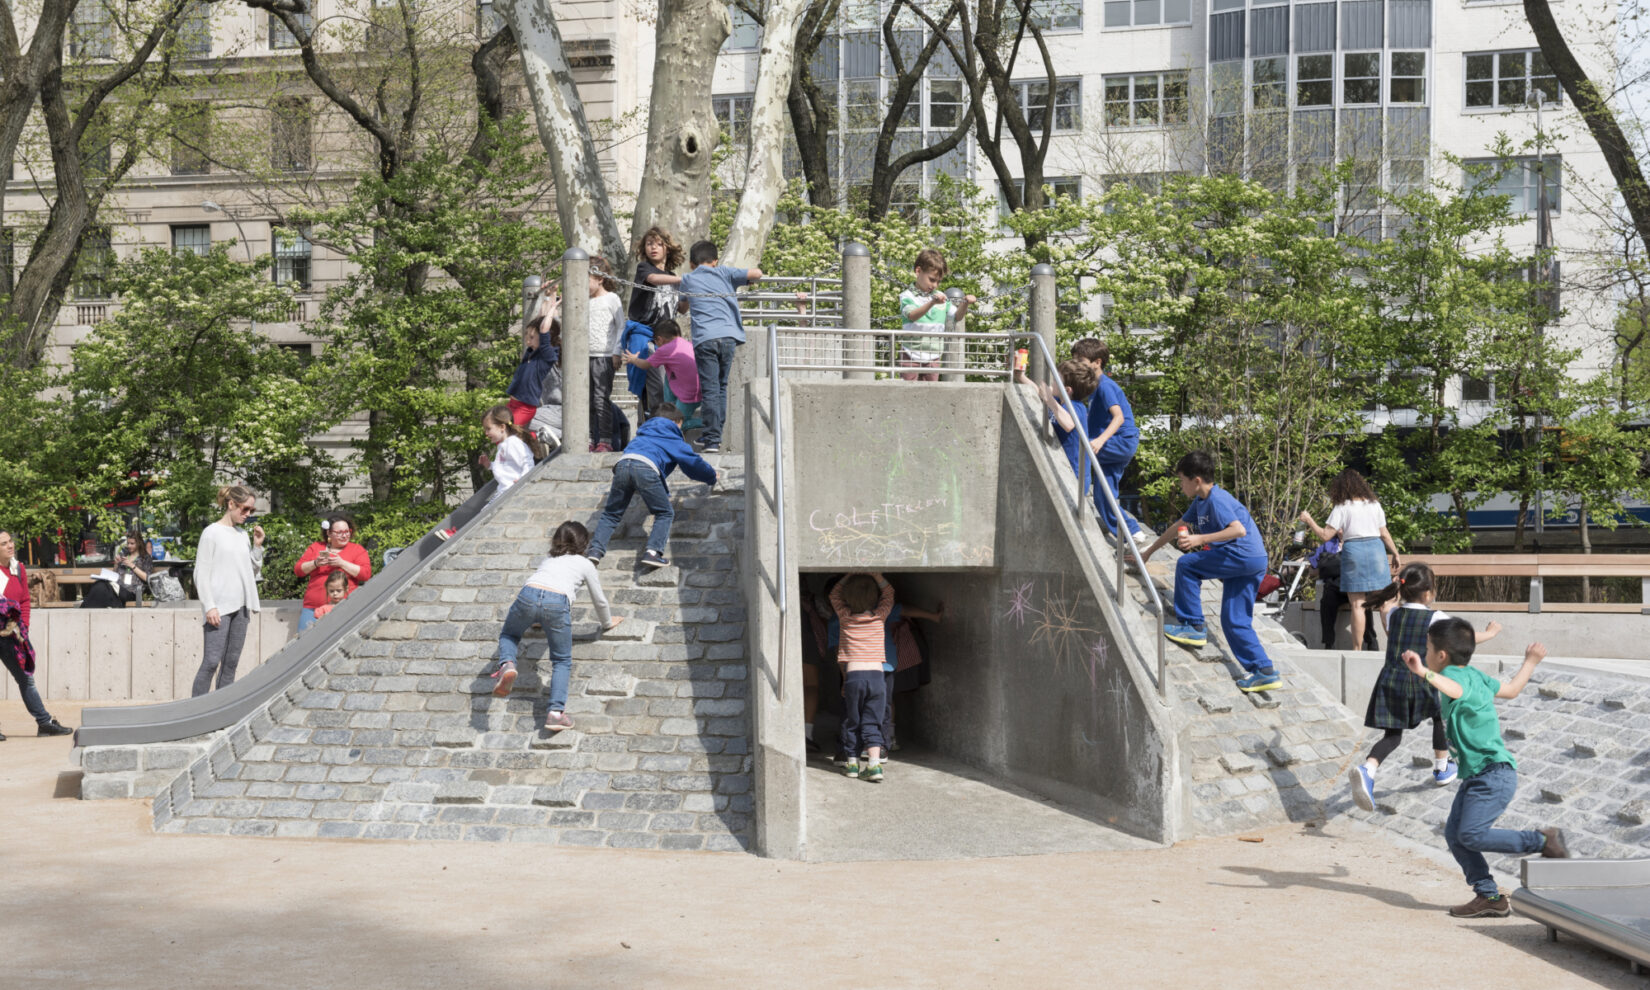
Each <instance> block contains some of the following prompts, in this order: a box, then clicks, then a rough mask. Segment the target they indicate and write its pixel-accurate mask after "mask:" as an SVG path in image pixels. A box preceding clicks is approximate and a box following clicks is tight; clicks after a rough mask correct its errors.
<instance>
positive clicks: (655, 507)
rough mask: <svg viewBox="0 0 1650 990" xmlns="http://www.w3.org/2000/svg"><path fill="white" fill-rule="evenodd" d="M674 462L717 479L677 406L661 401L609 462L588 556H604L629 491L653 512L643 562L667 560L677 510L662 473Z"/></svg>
mask: <svg viewBox="0 0 1650 990" xmlns="http://www.w3.org/2000/svg"><path fill="white" fill-rule="evenodd" d="M678 467H680V468H681V469H682V473H683V474H685V475H687V476H688V477H689V478H692V479H693V480H694V481H699V482H703V483H704V484H707V485H714V484H716V469H715V468H713V467H711V466H710V465H709V464H707V463H706V462H705V459H704V458H703V457H700V456H699V455H698V454H695V453H694V452H693V448H692V447H689V446H688V442H687V439H686V438H684V437H683V436H682V412H681V410H679V409H677V408H676V407H675V406H674V405H661V406H660V407H659V409H658V411H657V412H655V413H654V415H653V416H652V418H650V419H649V420H648V421H647V422H646V423H643V424H642V427H641V429H639V430H637V431H636V437H635V439H633V440H631V441H630V445H629V446H628V447H626V448H625V452H624V456H622V457H620V458H619V461H618V463H617V464H614V465H613V487H612V488H610V489H608V492H607V505H606V506H605V507H604V508H603V509H602V518H601V521H599V522H598V523H596V535H595V536H593V537H591V539H590V546H589V547H588V548H586V550H585V553H584V555H585V556H586V557H589V558H590V559H591V560H592V561H597V562H599V561H600V560H601V559H602V557H603V556H604V555H605V554H606V553H607V541H608V540H610V539H612V538H613V531H614V530H616V529H618V528H619V523H620V522H622V521H624V510H625V509H627V508H629V507H630V499H631V497H632V496H635V495H640V496H641V497H642V503H643V504H645V505H646V506H647V511H648V512H651V513H652V514H653V529H652V530H651V531H649V533H648V535H647V550H646V551H644V552H643V553H642V560H641V563H642V566H643V567H667V566H669V564H670V561H669V560H667V559H666V558H665V545H666V544H667V543H669V542H670V524H671V521H672V520H674V519H675V518H676V510H675V509H673V508H671V505H670V489H669V488H668V487H667V486H666V485H665V479H666V478H667V477H669V476H670V472H671V471H674V470H675V469H676V468H678Z"/></svg>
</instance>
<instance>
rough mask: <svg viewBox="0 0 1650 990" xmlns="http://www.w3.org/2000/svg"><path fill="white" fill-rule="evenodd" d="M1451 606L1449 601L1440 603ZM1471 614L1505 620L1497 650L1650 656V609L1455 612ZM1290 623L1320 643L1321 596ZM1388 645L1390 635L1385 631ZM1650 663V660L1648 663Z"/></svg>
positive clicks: (1343, 642)
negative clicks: (1537, 645) (1535, 647)
mask: <svg viewBox="0 0 1650 990" xmlns="http://www.w3.org/2000/svg"><path fill="white" fill-rule="evenodd" d="M1438 607H1439V608H1440V609H1442V610H1443V611H1445V612H1449V611H1450V609H1449V606H1448V605H1447V604H1443V605H1440V606H1438ZM1450 614H1451V615H1456V616H1458V617H1460V618H1463V619H1466V620H1467V621H1468V622H1470V623H1472V624H1473V626H1474V627H1475V628H1478V629H1482V628H1484V624H1485V623H1486V622H1490V621H1492V620H1493V621H1495V622H1499V623H1501V635H1499V636H1497V637H1496V638H1495V639H1492V640H1490V641H1489V643H1487V644H1485V648H1486V649H1490V650H1494V651H1495V652H1497V653H1511V652H1514V651H1517V652H1518V653H1519V654H1522V653H1523V650H1524V645H1525V644H1526V643H1529V642H1532V641H1539V642H1542V643H1546V644H1547V646H1548V648H1549V649H1551V650H1552V651H1553V652H1554V653H1555V654H1556V653H1557V652H1558V651H1560V650H1562V651H1563V652H1564V653H1565V654H1566V655H1568V656H1573V657H1616V658H1621V659H1629V660H1646V661H1650V615H1639V614H1633V613H1623V612H1530V611H1528V610H1520V611H1516V612H1450ZM1351 615H1352V613H1351V611H1350V610H1348V609H1345V608H1343V609H1341V613H1340V617H1339V619H1338V621H1337V623H1336V624H1337V627H1338V629H1339V635H1338V636H1337V638H1336V640H1335V648H1336V649H1341V650H1350V649H1352V646H1353V643H1352V633H1351V631H1350V627H1351V621H1352V620H1351ZM1278 621H1279V622H1281V623H1282V624H1283V626H1284V628H1286V629H1288V630H1289V631H1290V632H1292V633H1297V634H1301V635H1304V636H1305V638H1306V645H1307V646H1311V647H1314V648H1316V647H1318V646H1320V645H1321V640H1322V635H1321V630H1320V627H1319V625H1318V609H1317V603H1316V602H1307V603H1295V604H1292V605H1290V606H1288V607H1287V608H1285V609H1284V611H1283V614H1281V615H1279V616H1278ZM1381 644H1382V646H1383V647H1384V646H1385V645H1386V637H1385V636H1384V635H1383V636H1382V637H1381ZM1646 667H1647V669H1650V664H1646Z"/></svg>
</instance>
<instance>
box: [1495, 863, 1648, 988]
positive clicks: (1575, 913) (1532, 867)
mask: <svg viewBox="0 0 1650 990" xmlns="http://www.w3.org/2000/svg"><path fill="white" fill-rule="evenodd" d="M1522 878H1523V881H1524V886H1522V887H1520V888H1518V889H1517V890H1515V891H1513V893H1512V903H1513V908H1514V909H1515V910H1517V912H1518V913H1519V914H1521V915H1523V916H1524V917H1526V918H1533V919H1534V920H1536V921H1539V922H1541V923H1542V924H1543V925H1546V926H1547V935H1548V937H1549V938H1552V939H1554V940H1556V939H1557V938H1558V933H1559V932H1564V933H1565V934H1566V935H1573V936H1575V937H1576V938H1579V939H1582V940H1583V941H1586V942H1591V943H1593V944H1594V945H1597V946H1599V947H1600V948H1603V949H1606V950H1608V951H1610V952H1614V953H1615V954H1617V955H1619V956H1623V957H1625V958H1626V959H1627V962H1628V965H1629V966H1630V967H1631V968H1632V970H1633V972H1634V973H1640V972H1643V971H1645V970H1646V969H1650V859H1526V860H1524V861H1523V873H1522Z"/></svg>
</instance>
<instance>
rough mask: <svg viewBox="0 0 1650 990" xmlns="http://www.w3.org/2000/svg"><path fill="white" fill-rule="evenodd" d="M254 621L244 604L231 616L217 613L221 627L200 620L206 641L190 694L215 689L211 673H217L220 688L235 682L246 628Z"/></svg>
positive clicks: (200, 693)
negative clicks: (199, 667) (213, 626)
mask: <svg viewBox="0 0 1650 990" xmlns="http://www.w3.org/2000/svg"><path fill="white" fill-rule="evenodd" d="M251 623H252V612H251V610H250V609H248V608H246V607H244V606H243V607H241V608H238V609H236V610H235V611H233V612H230V613H229V614H228V615H224V614H222V613H220V614H219V616H218V627H217V628H216V629H214V628H212V626H211V624H210V623H207V622H205V621H202V622H201V630H202V631H203V632H204V633H205V634H206V642H205V644H204V648H203V649H202V650H201V669H200V670H197V671H196V672H195V686H194V689H193V690H191V691H190V692H189V693H190V695H192V696H194V697H199V696H200V695H203V694H205V693H206V692H208V691H210V690H212V675H213V674H217V675H218V687H220V688H226V687H228V686H229V685H231V684H233V683H235V668H236V667H238V666H240V663H241V647H242V646H243V645H244V644H245V643H246V627H247V626H248V625H251Z"/></svg>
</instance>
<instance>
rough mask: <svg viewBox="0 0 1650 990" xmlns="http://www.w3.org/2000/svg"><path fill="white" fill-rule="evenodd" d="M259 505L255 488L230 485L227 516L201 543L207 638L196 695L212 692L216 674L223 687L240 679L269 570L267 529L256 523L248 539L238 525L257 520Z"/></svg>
mask: <svg viewBox="0 0 1650 990" xmlns="http://www.w3.org/2000/svg"><path fill="white" fill-rule="evenodd" d="M253 503H254V496H253V494H252V490H251V489H250V488H246V487H244V486H242V485H228V486H225V487H223V488H220V489H218V507H219V508H220V509H223V510H224V511H223V517H222V518H221V519H219V520H218V521H217V522H215V523H213V524H211V525H210V526H208V527H206V529H205V530H203V531H202V532H201V540H200V543H199V544H198V545H197V546H196V547H195V593H196V594H197V595H199V596H200V600H201V611H203V612H204V613H205V624H204V625H203V627H202V628H203V629H204V630H205V634H206V641H205V644H204V647H203V649H202V650H201V666H200V670H198V671H196V672H195V684H194V690H193V691H192V692H191V694H193V695H197V696H198V695H202V694H205V693H206V692H208V691H210V690H212V680H213V675H214V674H216V675H217V682H218V683H217V686H218V687H220V688H224V687H228V686H229V685H230V684H233V683H234V682H235V668H236V667H238V666H239V665H240V662H241V647H242V646H243V645H244V644H245V643H246V629H247V626H248V625H250V624H251V622H252V613H253V612H257V611H260V610H261V606H260V604H259V602H258V581H259V579H260V578H262V577H263V570H264V529H263V527H262V526H259V525H256V524H254V525H253V527H252V535H251V539H250V540H248V539H247V534H246V533H244V532H242V531H241V530H240V529H239V528H238V527H240V526H242V525H245V524H246V522H247V521H248V520H249V519H251V518H252V511H253Z"/></svg>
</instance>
